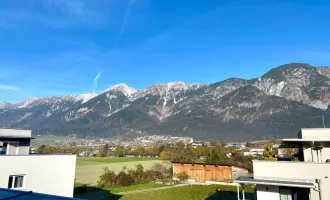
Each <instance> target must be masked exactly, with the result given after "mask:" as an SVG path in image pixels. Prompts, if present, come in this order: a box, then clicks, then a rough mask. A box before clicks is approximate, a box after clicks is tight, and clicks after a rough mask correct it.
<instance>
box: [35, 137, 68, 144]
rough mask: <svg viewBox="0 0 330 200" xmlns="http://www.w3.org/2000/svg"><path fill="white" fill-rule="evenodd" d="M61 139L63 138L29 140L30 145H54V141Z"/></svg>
mask: <svg viewBox="0 0 330 200" xmlns="http://www.w3.org/2000/svg"><path fill="white" fill-rule="evenodd" d="M63 138H64V137H61V136H54V135H45V136H36V137H35V139H34V140H31V145H32V146H33V145H38V146H40V145H50V144H54V142H55V140H61V139H63Z"/></svg>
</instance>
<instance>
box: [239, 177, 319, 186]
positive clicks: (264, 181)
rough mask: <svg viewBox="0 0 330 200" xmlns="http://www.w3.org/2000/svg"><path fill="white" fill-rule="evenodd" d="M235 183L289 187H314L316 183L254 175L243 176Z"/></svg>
mask: <svg viewBox="0 0 330 200" xmlns="http://www.w3.org/2000/svg"><path fill="white" fill-rule="evenodd" d="M234 183H244V184H256V185H277V186H288V187H300V188H314V187H315V186H314V183H312V182H303V181H301V180H299V179H297V180H296V181H294V180H290V181H286V180H269V179H255V178H254V177H253V176H241V177H239V178H237V179H236V180H234Z"/></svg>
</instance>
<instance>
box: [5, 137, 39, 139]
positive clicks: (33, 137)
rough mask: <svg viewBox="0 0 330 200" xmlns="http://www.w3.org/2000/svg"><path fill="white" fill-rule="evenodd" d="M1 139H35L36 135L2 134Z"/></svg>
mask: <svg viewBox="0 0 330 200" xmlns="http://www.w3.org/2000/svg"><path fill="white" fill-rule="evenodd" d="M0 139H35V138H34V137H23V136H0Z"/></svg>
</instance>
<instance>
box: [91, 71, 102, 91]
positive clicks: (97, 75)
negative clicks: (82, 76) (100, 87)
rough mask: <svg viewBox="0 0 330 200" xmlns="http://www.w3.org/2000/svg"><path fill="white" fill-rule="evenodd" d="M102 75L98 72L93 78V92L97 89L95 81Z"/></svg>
mask: <svg viewBox="0 0 330 200" xmlns="http://www.w3.org/2000/svg"><path fill="white" fill-rule="evenodd" d="M102 73H103V71H99V72H98V73H97V74H96V76H95V78H94V80H93V90H94V91H95V90H96V89H97V80H98V79H99V78H100V77H101V75H102Z"/></svg>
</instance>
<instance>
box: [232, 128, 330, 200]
mask: <svg viewBox="0 0 330 200" xmlns="http://www.w3.org/2000/svg"><path fill="white" fill-rule="evenodd" d="M282 143H283V147H287V148H297V149H298V157H299V161H264V160H254V161H253V176H245V177H239V178H238V179H236V180H235V181H234V182H236V183H239V184H240V185H241V186H243V187H244V186H245V185H246V184H255V185H256V193H257V195H256V196H257V199H258V200H263V199H267V200H327V199H330V190H329V188H330V163H329V161H330V129H327V128H322V129H301V131H300V132H299V134H298V138H293V139H283V141H282ZM238 196H239V193H238ZM238 198H239V199H240V197H238ZM241 198H242V199H244V191H243V192H242V195H241Z"/></svg>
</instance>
